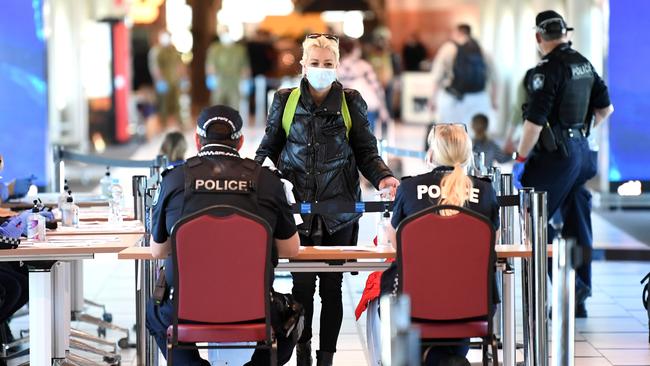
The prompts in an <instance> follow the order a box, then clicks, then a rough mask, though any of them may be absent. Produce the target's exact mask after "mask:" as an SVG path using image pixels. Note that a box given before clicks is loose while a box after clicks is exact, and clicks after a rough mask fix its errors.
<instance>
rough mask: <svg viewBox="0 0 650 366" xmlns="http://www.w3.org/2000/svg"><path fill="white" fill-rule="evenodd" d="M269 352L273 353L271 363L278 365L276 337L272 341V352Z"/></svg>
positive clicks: (274, 365)
mask: <svg viewBox="0 0 650 366" xmlns="http://www.w3.org/2000/svg"><path fill="white" fill-rule="evenodd" d="M269 353H270V354H271V363H270V365H271V366H277V364H278V342H277V340H275V339H274V340H273V342H272V343H271V352H269Z"/></svg>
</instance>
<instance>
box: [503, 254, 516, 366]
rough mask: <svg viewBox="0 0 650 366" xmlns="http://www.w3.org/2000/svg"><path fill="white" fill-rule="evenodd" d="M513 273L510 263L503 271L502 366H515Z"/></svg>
mask: <svg viewBox="0 0 650 366" xmlns="http://www.w3.org/2000/svg"><path fill="white" fill-rule="evenodd" d="M515 310H516V309H515V271H514V268H513V267H512V266H510V263H509V264H508V266H507V268H506V270H505V271H503V338H501V340H502V343H503V366H515V365H516V360H517V353H516V352H517V332H516V320H515V314H516V311H515Z"/></svg>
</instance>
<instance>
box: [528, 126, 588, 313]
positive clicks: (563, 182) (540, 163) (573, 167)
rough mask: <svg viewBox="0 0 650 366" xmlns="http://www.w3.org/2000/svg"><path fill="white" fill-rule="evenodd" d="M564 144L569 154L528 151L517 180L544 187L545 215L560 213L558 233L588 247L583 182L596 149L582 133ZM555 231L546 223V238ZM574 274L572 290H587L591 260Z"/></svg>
mask: <svg viewBox="0 0 650 366" xmlns="http://www.w3.org/2000/svg"><path fill="white" fill-rule="evenodd" d="M566 145H567V150H568V152H569V158H563V157H562V156H561V155H560V153H559V152H555V153H547V152H542V153H539V152H535V153H534V154H532V155H531V157H530V159H529V160H528V161H527V162H526V166H525V168H524V173H523V175H522V178H521V182H522V185H523V186H524V187H534V188H535V191H546V192H547V207H548V217H549V218H551V217H552V216H553V215H554V214H555V213H556V212H558V211H559V212H560V213H561V215H562V219H563V222H564V224H563V226H562V235H563V236H565V237H572V238H575V239H576V243H577V245H579V246H583V247H587V248H591V247H592V243H593V236H592V228H591V194H590V193H589V191H588V190H587V189H586V188H585V183H586V182H587V181H588V180H589V179H591V178H592V177H594V175H595V174H596V169H597V165H596V159H597V153H596V152H593V151H590V150H589V146H588V143H587V139H585V138H582V137H579V138H571V139H568V140H567V141H566ZM555 234H556V232H555V229H554V228H553V227H552V226H551V225H549V226H548V240H549V242H550V241H552V240H553V238H554V237H555ZM549 273H550V271H549ZM576 274H577V279H576V286H577V287H576V292H578V291H579V290H580V288H581V287H584V286H587V288H586V289H583V290H586V291H584V292H585V293H589V292H590V289H591V262H588V263H584V264H583V265H582V266H581V267H579V268H577V271H576ZM578 300H579V299H578Z"/></svg>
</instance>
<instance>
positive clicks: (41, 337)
mask: <svg viewBox="0 0 650 366" xmlns="http://www.w3.org/2000/svg"><path fill="white" fill-rule="evenodd" d="M52 292H53V291H52V272H51V271H50V269H30V271H29V329H30V334H29V348H30V353H29V364H30V365H51V364H52V325H53V322H52V311H53V304H52Z"/></svg>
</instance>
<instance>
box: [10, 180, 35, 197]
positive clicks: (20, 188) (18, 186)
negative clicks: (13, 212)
mask: <svg viewBox="0 0 650 366" xmlns="http://www.w3.org/2000/svg"><path fill="white" fill-rule="evenodd" d="M35 180H36V176H34V175H31V176H29V177H28V178H22V179H16V180H15V181H14V182H13V190H12V189H11V188H12V187H11V184H10V187H9V198H21V197H25V195H26V194H27V192H29V187H31V186H32V184H33V183H34V181H35Z"/></svg>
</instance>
